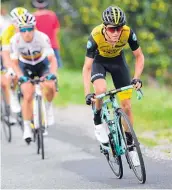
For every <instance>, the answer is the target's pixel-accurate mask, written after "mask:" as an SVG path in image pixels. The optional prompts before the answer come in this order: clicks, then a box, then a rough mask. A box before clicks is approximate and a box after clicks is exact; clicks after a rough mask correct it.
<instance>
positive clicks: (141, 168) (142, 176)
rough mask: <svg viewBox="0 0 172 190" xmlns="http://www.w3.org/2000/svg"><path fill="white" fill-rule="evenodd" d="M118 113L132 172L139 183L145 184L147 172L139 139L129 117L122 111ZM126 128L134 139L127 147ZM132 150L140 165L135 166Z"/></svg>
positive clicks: (119, 110)
mask: <svg viewBox="0 0 172 190" xmlns="http://www.w3.org/2000/svg"><path fill="white" fill-rule="evenodd" d="M116 112H117V115H118V118H119V124H120V127H121V132H122V135H123V138H124V143H125V146H126V154H125V155H126V159H127V162H128V164H129V167H130V168H132V170H133V172H134V174H135V176H136V177H137V179H138V180H139V182H140V183H142V184H143V183H145V181H146V170H145V165H144V161H143V156H142V153H141V149H140V143H139V142H138V139H137V136H136V134H135V132H134V129H133V127H132V125H131V123H130V121H129V119H128V116H127V115H126V114H125V112H124V111H123V110H122V109H118V110H117V111H116ZM124 126H125V127H126V126H127V128H128V130H129V132H130V133H131V136H132V139H133V140H132V142H131V143H130V145H127V137H126V133H125V129H124ZM128 144H129V143H128ZM131 150H132V151H135V152H136V153H137V156H138V159H139V162H140V165H138V166H134V163H133V161H132V159H131V156H130V151H131Z"/></svg>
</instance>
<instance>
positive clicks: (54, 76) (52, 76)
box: [45, 73, 57, 80]
mask: <svg viewBox="0 0 172 190" xmlns="http://www.w3.org/2000/svg"><path fill="white" fill-rule="evenodd" d="M45 78H46V79H47V80H55V79H57V77H56V75H54V74H52V73H49V74H48V75H47V76H46V77H45Z"/></svg>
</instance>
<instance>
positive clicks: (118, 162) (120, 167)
mask: <svg viewBox="0 0 172 190" xmlns="http://www.w3.org/2000/svg"><path fill="white" fill-rule="evenodd" d="M109 142H110V146H111V150H112V156H113V159H114V161H115V162H116V165H118V171H116V170H115V169H114V167H113V165H112V163H111V162H110V160H109V153H108V156H106V158H107V161H108V164H109V166H110V168H111V170H112V171H113V173H114V174H115V175H116V177H117V178H118V179H121V178H122V177H123V165H122V159H121V156H117V155H116V151H115V144H114V141H113V139H112V137H111V136H110V135H109Z"/></svg>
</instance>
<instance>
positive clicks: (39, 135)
mask: <svg viewBox="0 0 172 190" xmlns="http://www.w3.org/2000/svg"><path fill="white" fill-rule="evenodd" d="M37 102H38V123H39V128H38V133H37V145H38V154H39V150H40V149H41V155H42V159H44V136H43V132H44V127H43V124H42V97H41V96H38V97H37Z"/></svg>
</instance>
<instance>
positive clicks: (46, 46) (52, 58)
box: [43, 36, 57, 75]
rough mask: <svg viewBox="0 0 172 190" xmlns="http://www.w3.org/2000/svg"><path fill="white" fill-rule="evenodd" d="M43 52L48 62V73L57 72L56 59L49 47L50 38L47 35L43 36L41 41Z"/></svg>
mask: <svg viewBox="0 0 172 190" xmlns="http://www.w3.org/2000/svg"><path fill="white" fill-rule="evenodd" d="M43 48H44V53H45V54H46V55H47V58H48V61H49V63H50V73H52V74H55V75H56V74H57V61H56V57H55V55H54V51H53V49H52V48H51V43H50V39H49V37H48V36H45V38H44V43H43Z"/></svg>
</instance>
